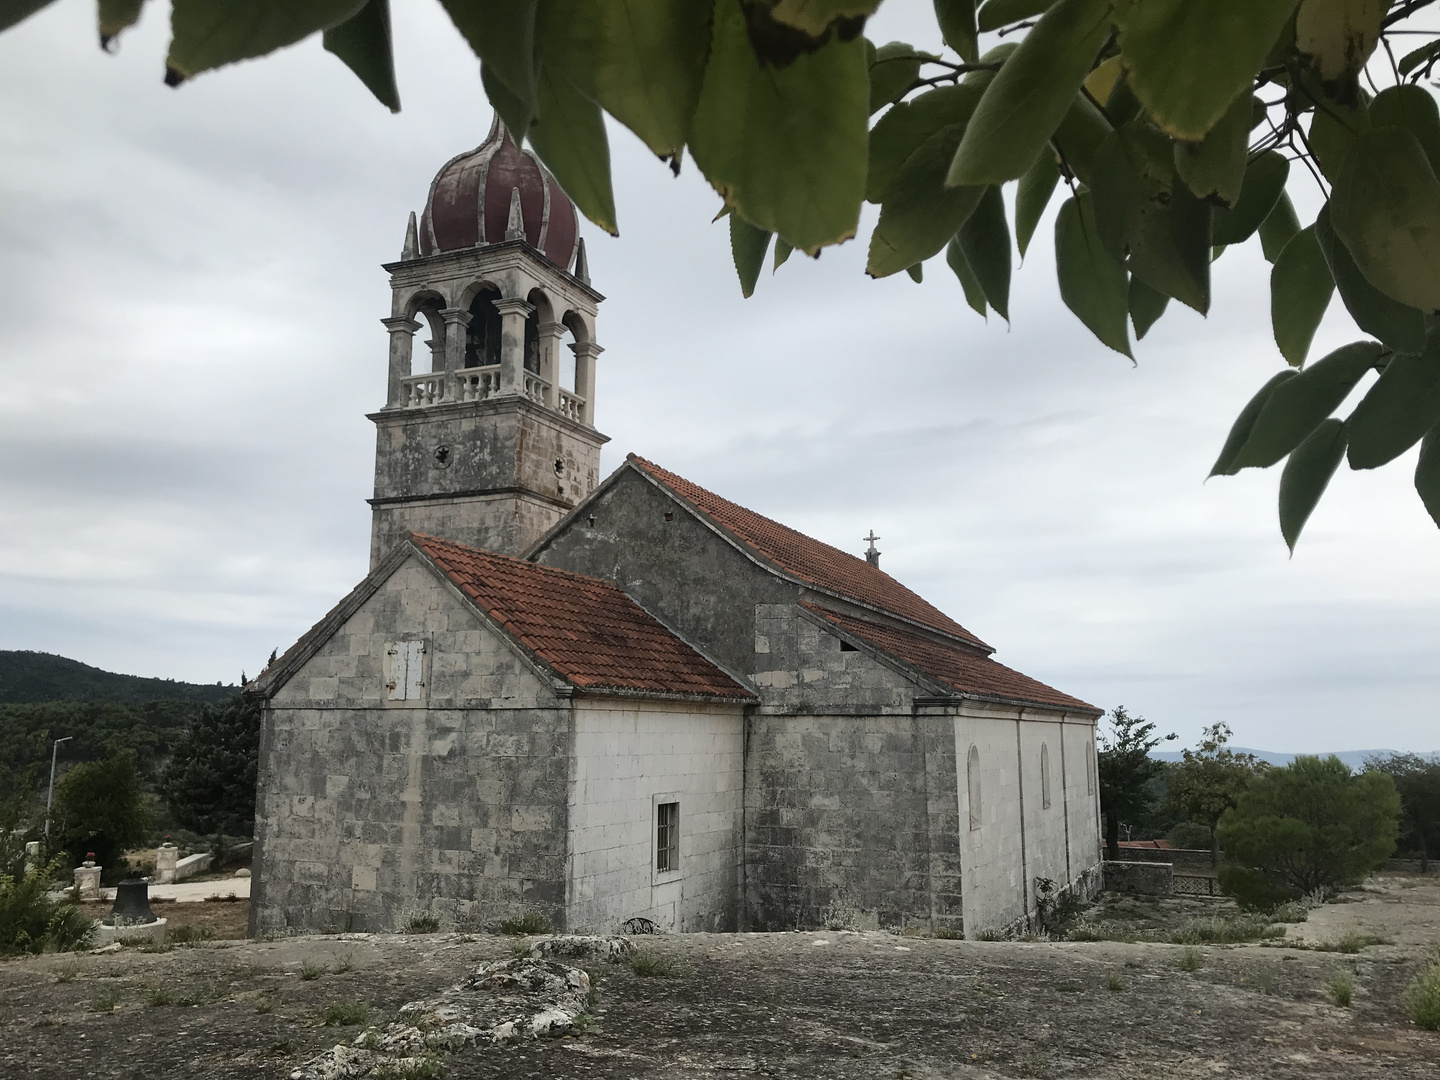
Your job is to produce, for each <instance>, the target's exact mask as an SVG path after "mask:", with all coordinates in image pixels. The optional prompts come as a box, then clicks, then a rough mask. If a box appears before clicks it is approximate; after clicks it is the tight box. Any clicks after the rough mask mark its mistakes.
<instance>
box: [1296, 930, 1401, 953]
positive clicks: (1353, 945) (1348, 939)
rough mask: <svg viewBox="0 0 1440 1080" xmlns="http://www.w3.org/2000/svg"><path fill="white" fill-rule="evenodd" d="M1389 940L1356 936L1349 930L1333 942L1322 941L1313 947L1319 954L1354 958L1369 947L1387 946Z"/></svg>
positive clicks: (1372, 935) (1366, 935)
mask: <svg viewBox="0 0 1440 1080" xmlns="http://www.w3.org/2000/svg"><path fill="white" fill-rule="evenodd" d="M1389 944H1390V939H1389V938H1384V937H1379V936H1377V935H1375V934H1357V933H1356V932H1355V931H1353V930H1351V931H1350V932H1349V933H1346V934H1342V935H1341V936H1340V937H1338V938H1336V939H1335V940H1334V941H1322V942H1319V943H1318V944H1316V945H1315V946H1314V948H1315V949H1317V950H1318V951H1320V952H1338V953H1344V954H1345V955H1347V956H1354V955H1355V954H1356V953H1358V952H1359V951H1360V950H1361V949H1365V948H1369V947H1370V946H1371V945H1389Z"/></svg>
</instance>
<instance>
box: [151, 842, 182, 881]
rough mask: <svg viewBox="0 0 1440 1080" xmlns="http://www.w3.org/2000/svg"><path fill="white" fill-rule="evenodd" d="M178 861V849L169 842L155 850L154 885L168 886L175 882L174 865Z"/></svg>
mask: <svg viewBox="0 0 1440 1080" xmlns="http://www.w3.org/2000/svg"><path fill="white" fill-rule="evenodd" d="M179 861H180V849H179V848H178V847H176V846H175V845H174V844H172V843H171V842H170V841H169V840H166V841H165V843H163V844H161V845H160V846H159V847H158V848H156V849H155V884H157V885H169V884H170V883H171V882H173V881H174V880H175V864H176V863H177V862H179Z"/></svg>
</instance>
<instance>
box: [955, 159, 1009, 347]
mask: <svg viewBox="0 0 1440 1080" xmlns="http://www.w3.org/2000/svg"><path fill="white" fill-rule="evenodd" d="M957 235H958V236H959V238H960V247H961V248H962V249H963V250H964V252H965V261H966V262H967V263H968V264H969V266H970V268H971V270H973V271H974V272H975V279H976V280H977V281H978V282H980V288H981V289H983V290H984V292H985V300H986V301H987V302H988V303H989V305H990V306H991V307H992V308H994V309H995V311H996V312H997V313H998V314H999V316H1000V317H1001V318H1002V319H1004V320H1005V321H1006V322H1007V323H1008V322H1009V321H1010V226H1009V225H1008V224H1006V222H1005V199H1004V197H1003V196H1001V194H1000V189H999V188H998V187H994V186H993V185H992V186H991V187H988V188H986V189H985V193H984V194H983V195H981V196H980V202H979V203H978V204H977V205H976V207H975V212H974V213H972V214H971V215H970V217H969V218H968V219H967V220H966V222H965V224H963V225H961V226H960V232H959V233H958V234H957Z"/></svg>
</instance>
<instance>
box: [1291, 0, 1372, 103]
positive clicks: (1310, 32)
mask: <svg viewBox="0 0 1440 1080" xmlns="http://www.w3.org/2000/svg"><path fill="white" fill-rule="evenodd" d="M1390 3H1391V0H1319V2H1317V0H1307V2H1306V3H1302V4H1301V5H1300V7H1299V9H1298V10H1297V11H1296V13H1295V48H1296V50H1297V51H1298V52H1299V53H1300V55H1301V56H1303V57H1305V58H1306V59H1308V60H1309V61H1310V63H1311V65H1312V66H1313V67H1314V69H1315V71H1316V72H1317V73H1318V74H1319V76H1320V78H1321V79H1323V80H1324V81H1325V82H1327V83H1334V82H1342V83H1348V84H1350V85H1353V83H1354V79H1355V76H1356V75H1357V74H1359V72H1360V69H1361V68H1363V67H1364V66H1365V61H1367V60H1369V59H1370V54H1371V53H1372V52H1374V51H1375V43H1376V42H1377V41H1379V40H1380V20H1381V19H1382V18H1384V16H1385V12H1386V11H1387V10H1389V8H1390Z"/></svg>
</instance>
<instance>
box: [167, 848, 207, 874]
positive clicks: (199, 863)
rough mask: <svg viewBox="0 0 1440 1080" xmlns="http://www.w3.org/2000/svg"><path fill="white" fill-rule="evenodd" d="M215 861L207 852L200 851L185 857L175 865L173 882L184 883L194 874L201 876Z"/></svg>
mask: <svg viewBox="0 0 1440 1080" xmlns="http://www.w3.org/2000/svg"><path fill="white" fill-rule="evenodd" d="M214 861H215V856H214V855H212V854H211V853H210V852H208V851H202V852H200V853H199V854H196V855H186V856H185V858H183V859H180V860H178V861H177V862H176V863H175V877H174V880H175V881H184V880H185V879H186V878H192V877H194V876H195V875H196V874H203V873H204V872H205V871H206V870H209V869H210V864H211V863H212V862H214Z"/></svg>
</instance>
